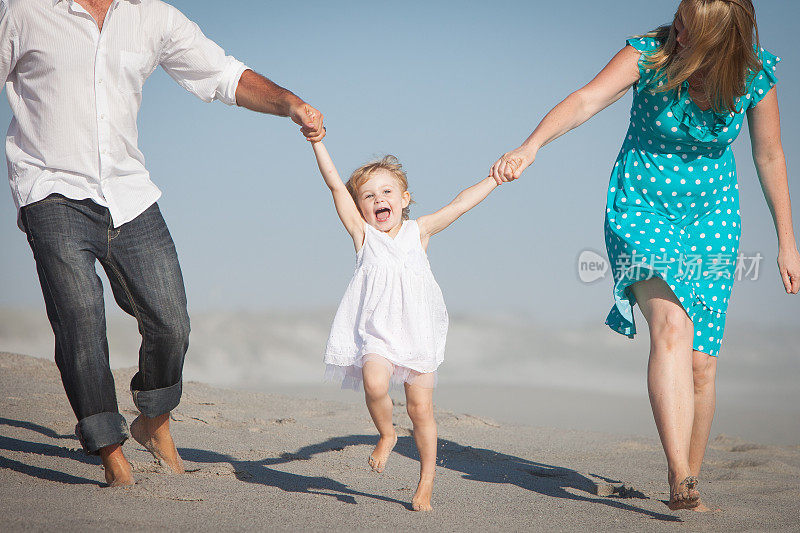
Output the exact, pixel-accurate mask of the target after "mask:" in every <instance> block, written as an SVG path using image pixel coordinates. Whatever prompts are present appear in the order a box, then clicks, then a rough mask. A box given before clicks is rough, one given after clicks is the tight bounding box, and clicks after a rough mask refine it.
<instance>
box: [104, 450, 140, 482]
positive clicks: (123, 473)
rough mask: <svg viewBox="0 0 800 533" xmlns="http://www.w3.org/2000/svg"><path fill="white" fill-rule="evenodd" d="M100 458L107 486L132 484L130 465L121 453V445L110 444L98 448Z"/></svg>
mask: <svg viewBox="0 0 800 533" xmlns="http://www.w3.org/2000/svg"><path fill="white" fill-rule="evenodd" d="M100 459H101V460H102V461H103V470H105V475H106V483H108V486H109V487H129V486H131V485H133V484H134V481H133V474H132V473H131V465H130V463H129V462H128V460H127V459H125V456H124V455H123V454H122V445H120V444H112V445H111V446H106V447H104V448H100Z"/></svg>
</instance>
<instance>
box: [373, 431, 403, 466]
mask: <svg viewBox="0 0 800 533" xmlns="http://www.w3.org/2000/svg"><path fill="white" fill-rule="evenodd" d="M395 444H397V433H394V434H392V435H387V436H385V437H384V436H382V437H381V438H380V439H379V440H378V444H376V445H375V449H374V450H372V454H371V455H370V456H369V466H371V467H372V470H373V471H374V472H383V469H384V468H386V462H387V461H388V460H389V456H390V455H391V454H392V450H394V446H395Z"/></svg>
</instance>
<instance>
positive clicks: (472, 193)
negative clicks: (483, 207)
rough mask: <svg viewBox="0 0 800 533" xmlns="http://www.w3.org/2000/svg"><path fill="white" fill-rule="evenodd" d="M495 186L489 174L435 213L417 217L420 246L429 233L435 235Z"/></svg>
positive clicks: (487, 194)
mask: <svg viewBox="0 0 800 533" xmlns="http://www.w3.org/2000/svg"><path fill="white" fill-rule="evenodd" d="M495 187H497V182H496V181H495V180H494V178H492V177H491V176H489V177H488V178H484V179H482V180H481V181H479V182H478V183H476V184H475V185H473V186H472V187H468V188H466V189H464V190H463V191H461V192H460V193H458V196H456V197H455V198H454V199H453V201H452V202H450V203H449V204H447V205H446V206H444V207H443V208H441V209H439V210H438V211H436V212H435V213H432V214H430V215H425V216H422V217H419V218H418V219H417V224H418V225H419V236H420V241H421V242H422V247H423V248H427V247H428V240H429V239H430V238H431V235H436V234H437V233H439V232H440V231H442V230H443V229H444V228H446V227H447V226H449V225H450V224H452V223H453V222H455V220H456V219H457V218H458V217H460V216H461V215H463V214H464V213H466V212H467V211H469V210H470V209H472V208H473V207H475V206H476V205H478V204H479V203H481V202H482V201H483V200H484V198H486V197H487V196H489V193H490V192H492V191H493V190H494V189H495Z"/></svg>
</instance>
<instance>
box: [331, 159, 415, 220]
mask: <svg viewBox="0 0 800 533" xmlns="http://www.w3.org/2000/svg"><path fill="white" fill-rule="evenodd" d="M378 170H385V171H386V172H388V173H389V174H391V175H392V176H394V178H395V179H396V180H397V183H399V184H400V188H401V189H403V190H402V192H406V191H407V190H408V178H407V177H406V171H405V170H403V165H402V164H401V163H400V161H399V160H398V159H397V158H396V157H395V156H393V155H385V156H383V157H382V158H381V159H378V160H376V161H370V162H368V163H364V164H363V165H361V166H360V167H358V168H357V169H355V170H354V171H353V173H352V174H350V179H349V180H347V183H346V184H345V186H346V187H347V191H348V192H349V193H350V196H352V197H353V200H354V201H355V203H356V205H358V189H359V188H361V186H362V185H364V184H365V183H366V182H367V181H368V180H369V179H370V178H371V177H372V175H373V174H374V173H375V172H377V171H378ZM413 203H414V201H413V200H411V201H409V202H408V205H407V206H406V207H404V208H403V220H408V217H409V215H410V214H411V204H413Z"/></svg>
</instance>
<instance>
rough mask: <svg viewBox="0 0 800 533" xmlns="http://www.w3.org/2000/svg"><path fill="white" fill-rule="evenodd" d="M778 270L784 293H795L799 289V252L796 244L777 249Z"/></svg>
mask: <svg viewBox="0 0 800 533" xmlns="http://www.w3.org/2000/svg"><path fill="white" fill-rule="evenodd" d="M778 270H779V271H780V273H781V279H782V280H783V287H784V288H785V289H786V294H797V291H798V290H800V253H798V252H797V247H796V246H793V247H787V248H786V249H780V250H778Z"/></svg>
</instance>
